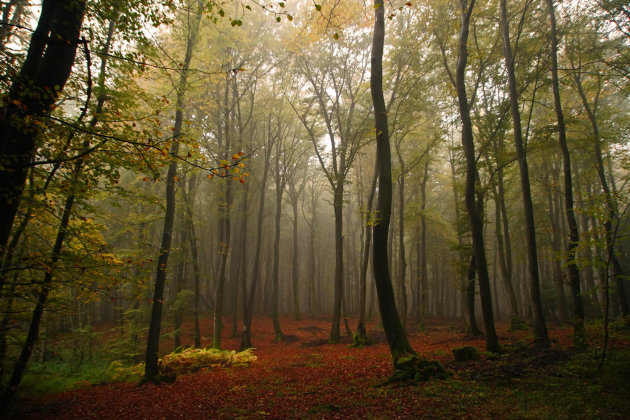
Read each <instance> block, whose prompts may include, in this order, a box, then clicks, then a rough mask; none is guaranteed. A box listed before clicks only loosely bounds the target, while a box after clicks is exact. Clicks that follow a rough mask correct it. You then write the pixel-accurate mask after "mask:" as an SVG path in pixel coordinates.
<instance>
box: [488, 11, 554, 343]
mask: <svg viewBox="0 0 630 420" xmlns="http://www.w3.org/2000/svg"><path fill="white" fill-rule="evenodd" d="M500 9H501V27H502V30H503V52H504V56H505V67H506V72H507V76H508V86H509V92H510V110H511V113H512V124H513V125H514V145H515V147H516V156H517V159H518V164H519V169H520V174H521V190H522V193H523V208H524V212H525V236H526V242H527V245H526V246H527V257H528V263H529V278H530V289H531V295H532V296H531V297H532V308H533V311H534V340H535V344H536V346H537V347H542V348H546V347H549V346H550V342H549V334H548V333H547V324H546V323H545V317H544V314H543V308H542V300H541V297H540V274H539V271H538V251H537V249H536V225H535V223H534V206H533V203H532V194H531V190H530V185H529V168H528V166H527V152H526V151H525V147H524V145H523V138H522V136H523V134H522V133H523V131H522V128H521V114H520V111H519V105H518V93H517V88H516V77H515V74H514V56H513V54H512V46H511V44H510V28H509V26H508V18H507V7H506V0H501V1H500Z"/></svg>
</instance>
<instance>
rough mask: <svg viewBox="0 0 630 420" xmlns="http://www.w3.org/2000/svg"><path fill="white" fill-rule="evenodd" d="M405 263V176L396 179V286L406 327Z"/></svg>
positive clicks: (401, 314) (403, 322)
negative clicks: (398, 288)
mask: <svg viewBox="0 0 630 420" xmlns="http://www.w3.org/2000/svg"><path fill="white" fill-rule="evenodd" d="M406 274H407V261H406V258H405V176H404V174H402V175H401V176H400V177H399V178H398V284H399V286H400V317H401V318H402V324H403V328H406V327H407V285H406V283H405V276H406Z"/></svg>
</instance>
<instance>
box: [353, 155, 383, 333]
mask: <svg viewBox="0 0 630 420" xmlns="http://www.w3.org/2000/svg"><path fill="white" fill-rule="evenodd" d="M377 181H378V167H377V166H375V167H374V174H373V175H372V184H371V185H370V192H369V195H368V199H367V204H366V207H365V220H364V229H365V242H364V245H363V255H362V256H361V273H360V278H359V323H358V324H357V331H356V333H355V337H354V340H353V343H354V344H355V345H367V344H370V339H369V338H368V336H367V329H366V328H365V311H366V300H367V271H368V265H369V263H370V247H371V245H372V221H373V213H372V208H373V206H374V195H375V193H376V183H377Z"/></svg>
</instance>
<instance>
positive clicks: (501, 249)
mask: <svg viewBox="0 0 630 420" xmlns="http://www.w3.org/2000/svg"><path fill="white" fill-rule="evenodd" d="M502 200H503V197H499V194H498V192H497V193H496V194H495V201H494V203H495V206H494V220H495V234H496V236H497V254H498V255H497V257H498V259H499V268H500V270H501V278H502V279H503V286H504V287H505V293H506V294H507V296H508V301H509V304H510V320H511V322H512V325H511V326H510V327H511V328H512V327H515V320H516V319H518V317H519V316H518V304H517V303H516V295H515V294H514V287H513V286H512V276H511V273H508V268H507V264H506V259H507V258H506V252H505V245H504V242H503V240H504V237H503V229H502V222H503V221H502V220H501V219H502V217H501V201H502ZM495 295H496V293H495Z"/></svg>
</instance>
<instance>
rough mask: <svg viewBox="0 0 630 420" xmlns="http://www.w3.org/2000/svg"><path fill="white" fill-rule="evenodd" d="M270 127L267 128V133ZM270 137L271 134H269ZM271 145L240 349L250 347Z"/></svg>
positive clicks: (267, 152)
mask: <svg viewBox="0 0 630 420" xmlns="http://www.w3.org/2000/svg"><path fill="white" fill-rule="evenodd" d="M270 131H271V129H270V128H269V134H270ZM269 137H270V139H271V136H269ZM276 141H277V140H276ZM271 149H272V145H270V144H269V145H268V146H267V147H266V148H265V149H264V151H263V153H264V160H263V162H264V166H263V173H262V178H261V181H260V198H259V202H258V220H257V224H256V250H255V252H254V263H253V266H252V280H251V284H250V286H249V292H248V288H247V287H244V288H243V336H242V337H241V346H240V349H241V350H245V349H248V348H251V347H252V332H251V329H252V328H251V327H252V312H253V309H254V297H255V296H256V288H257V286H258V283H260V277H261V276H260V271H261V270H260V260H261V253H262V240H263V235H262V233H263V232H262V230H263V224H264V221H265V193H266V191H267V178H268V175H269V160H270V159H269V158H270V156H271Z"/></svg>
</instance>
